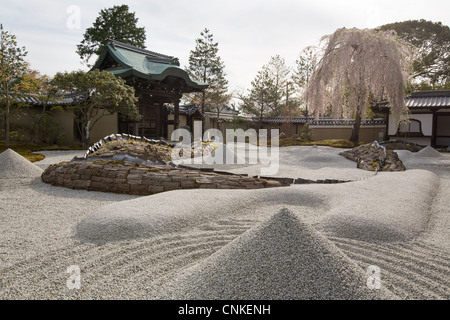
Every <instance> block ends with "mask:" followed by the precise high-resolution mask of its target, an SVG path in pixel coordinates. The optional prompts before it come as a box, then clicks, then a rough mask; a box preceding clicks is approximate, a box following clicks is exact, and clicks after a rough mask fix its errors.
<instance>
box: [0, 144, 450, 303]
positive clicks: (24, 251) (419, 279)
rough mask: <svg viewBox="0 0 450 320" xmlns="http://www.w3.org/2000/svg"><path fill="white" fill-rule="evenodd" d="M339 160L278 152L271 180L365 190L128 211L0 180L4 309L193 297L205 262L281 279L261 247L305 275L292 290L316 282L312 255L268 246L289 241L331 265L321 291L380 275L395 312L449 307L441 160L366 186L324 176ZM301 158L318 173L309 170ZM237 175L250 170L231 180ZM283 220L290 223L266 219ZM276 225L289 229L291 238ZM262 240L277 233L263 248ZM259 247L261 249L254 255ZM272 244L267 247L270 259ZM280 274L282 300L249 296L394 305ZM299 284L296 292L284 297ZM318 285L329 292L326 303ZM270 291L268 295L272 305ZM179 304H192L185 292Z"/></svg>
mask: <svg viewBox="0 0 450 320" xmlns="http://www.w3.org/2000/svg"><path fill="white" fill-rule="evenodd" d="M340 151H342V150H341V149H339V150H333V149H331V148H312V147H311V148H306V149H305V148H302V147H298V148H295V147H289V148H287V149H284V148H281V152H280V169H281V170H287V171H288V172H290V168H291V167H292V168H297V169H294V170H297V171H294V172H293V174H295V175H297V174H301V173H305V174H307V176H301V175H300V176H297V177H302V178H316V179H317V178H318V177H321V176H322V175H323V174H326V173H331V172H335V176H334V177H330V176H328V177H326V178H335V177H338V176H339V177H341V176H342V175H343V176H345V175H346V173H344V172H343V171H342V170H347V173H351V174H352V175H353V177H354V178H365V179H364V180H361V181H357V182H351V183H344V184H336V185H296V186H291V187H285V188H276V189H275V188H274V189H271V190H244V191H241V190H185V191H183V190H182V191H171V192H166V193H160V194H156V195H153V196H148V197H137V196H129V195H119V194H109V193H101V192H88V191H81V190H70V189H66V188H61V187H55V186H50V185H47V184H44V183H43V182H42V181H40V179H39V178H36V177H28V178H20V179H4V178H0V203H1V206H0V279H1V283H0V299H22V298H27V299H147V298H149V299H157V298H160V297H161V296H162V295H161V290H162V289H163V288H180V289H183V288H189V286H191V285H193V284H194V283H196V282H195V281H197V280H199V279H208V281H212V282H210V284H211V283H214V281H216V280H217V279H218V277H220V276H223V275H224V274H223V273H216V274H214V273H211V270H214V269H211V264H210V262H211V261H221V262H223V263H224V265H223V267H222V269H220V268H219V267H220V266H217V268H219V269H218V270H222V271H223V272H225V271H227V272H228V271H229V272H232V271H233V268H232V267H233V265H235V263H234V262H232V261H235V262H236V263H237V266H238V267H239V268H238V269H236V270H235V271H236V272H237V270H242V272H248V271H249V268H247V267H248V266H256V265H258V264H259V267H260V270H259V271H258V272H256V273H254V274H253V275H254V276H255V277H258V276H260V277H261V276H262V275H265V274H271V271H270V270H271V267H276V268H283V266H282V265H280V263H278V262H277V261H274V260H276V259H271V258H270V257H268V258H267V259H264V255H263V254H262V253H261V252H263V251H261V250H262V248H264V246H263V244H265V245H268V247H267V246H266V248H268V250H269V251H270V253H271V254H273V255H274V257H272V258H276V257H277V254H278V255H279V257H283V259H287V260H286V261H288V259H289V257H292V259H293V261H298V262H299V263H300V264H299V266H300V269H299V270H303V271H304V273H300V274H302V275H305V278H302V277H300V278H299V279H304V281H307V280H306V279H307V278H306V275H307V274H309V273H308V272H311V271H312V270H313V269H308V268H309V267H310V265H309V264H301V263H302V262H301V252H307V257H308V259H309V260H307V261H316V260H317V259H318V257H320V255H319V256H316V255H314V250H309V249H308V248H305V247H302V246H301V245H300V246H299V248H303V249H302V250H298V251H297V250H296V245H293V242H292V241H291V240H292V239H291V240H290V239H289V237H285V236H283V232H281V234H280V235H279V237H278V238H277V237H276V234H277V233H280V232H279V231H280V229H283V228H284V229H283V230H284V231H285V233H286V235H289V234H292V235H293V236H296V237H299V239H300V238H301V239H304V240H305V239H308V241H310V242H309V243H311V244H313V243H315V244H314V248H316V249H317V250H318V253H320V252H322V253H323V252H332V253H330V255H328V254H327V255H325V256H324V258H326V259H325V260H324V261H328V262H327V263H329V264H330V265H328V264H327V263H324V265H321V264H320V263H319V266H320V268H321V269H320V270H321V271H320V272H324V273H323V275H324V277H325V278H326V275H327V274H328V271H329V272H331V274H333V275H335V276H337V277H338V278H341V279H344V280H343V281H347V280H348V281H350V282H349V283H352V281H355V280H356V279H358V277H360V276H361V273H360V272H361V270H366V268H367V267H368V266H369V265H377V266H379V267H380V268H381V272H382V284H383V288H385V289H386V290H388V291H390V292H392V294H393V295H395V296H396V297H398V298H400V299H450V286H449V283H450V278H449V277H450V276H449V275H450V259H449V256H450V255H449V252H450V251H449V246H450V241H449V234H450V232H449V226H450V221H449V218H448V217H449V216H450V215H449V211H448V208H449V206H448V197H449V190H450V189H449V188H448V187H449V181H450V174H449V172H450V156H449V155H445V154H442V156H441V157H435V158H430V157H420V156H417V154H407V153H405V154H404V155H402V156H404V158H402V160H403V159H405V160H406V165H407V169H408V170H407V171H405V172H398V173H379V174H378V175H377V176H375V177H373V176H372V175H371V176H366V174H367V173H366V172H362V170H358V169H356V168H354V167H353V168H352V167H350V164H347V162H341V160H337V159H336V161H334V160H333V161H328V162H327V159H328V160H330V159H331V160H332V158H335V157H334V156H333V155H332V156H330V154H335V153H337V152H340ZM318 152H320V153H321V154H318ZM76 153H79V152H78V151H75V152H73V153H70V152H67V153H66V155H63V154H62V153H60V152H55V153H54V154H55V158H52V152H49V153H47V154H46V157H47V158H46V159H45V162H42V163H41V164H40V165H41V166H42V168H44V167H45V166H46V165H48V164H49V163H52V162H59V161H62V159H64V160H70V159H71V158H72V157H73V155H74V154H76ZM296 154H297V155H298V157H296ZM308 155H309V156H312V158H315V160H316V161H317V163H321V164H320V165H318V164H317V163H316V164H314V165H313V164H308V163H306V164H305V163H304V159H305V158H306V159H308ZM402 156H401V157H402ZM406 158H408V159H406ZM309 159H311V157H310V158H309ZM344 160H345V161H348V160H346V159H344ZM319 161H320V162H319ZM408 163H409V167H408ZM430 163H431V164H430ZM36 165H39V163H36ZM347 165H348V167H346V166H347ZM308 166H309V167H310V168H308ZM313 166H314V168H312V167H313ZM318 167H320V168H318ZM246 168H247V169H248V168H250V167H244V166H241V168H240V169H239V170H241V169H242V170H244V169H246ZM283 208H286V209H288V210H290V211H291V212H292V214H287V215H278V216H275V217H274V214H275V213H277V212H279V211H280V210H281V209H283ZM341 217H344V218H343V219H341V220H340V218H341ZM297 220H298V221H300V222H298V221H297ZM265 221H266V222H267V221H272V222H270V223H268V224H267V223H266V222H265ZM283 221H284V222H286V221H289V225H290V226H292V228H289V227H287V225H286V223H284V224H283ZM333 221H334V222H336V225H339V223H340V224H341V227H342V228H338V227H336V226H335V224H334V223H333ZM312 226H313V227H314V229H312ZM246 230H253V231H249V234H250V235H254V236H244V235H245V231H246ZM255 230H259V231H255ZM261 230H262V231H264V230H271V231H270V232H272V231H273V233H270V234H267V236H268V238H264V237H263V235H264V232H261ZM277 230H278V231H277ZM241 235H242V237H240V236H241ZM302 237H303V238H302ZM324 237H325V238H326V239H325V238H324ZM257 239H262V240H264V239H266V240H265V242H264V243H259V246H258V241H257ZM268 239H273V241H274V246H273V248H270V245H269V244H270V242H272V240H268ZM233 240H235V241H236V242H235V243H238V244H241V245H238V246H237V247H235V248H237V250H234V249H233V250H231V249H225V248H233V247H229V246H227V245H228V244H230V246H231V243H233ZM295 243H297V242H295ZM306 243H308V242H306ZM283 244H286V245H287V247H286V249H285V251H282V252H277V250H275V248H281V247H283ZM334 245H336V247H338V248H339V250H340V251H341V253H342V255H345V256H342V255H341V253H339V254H338V255H339V259H336V255H335V253H336V252H340V251H337V249H336V248H335V247H334ZM253 247H254V248H255V251H253V250H252V248H253ZM241 249H246V250H247V251H245V250H241ZM305 250H306V251H305ZM326 250H328V251H326ZM247 253H248V254H247ZM239 255H240V256H239ZM238 257H242V259H239V258H238ZM233 259H234V260H233ZM254 259H257V261H254ZM296 259H297V260H296ZM208 261H209V262H208ZM336 261H339V262H336ZM349 261H350V262H352V261H354V262H355V263H356V264H357V265H358V266H359V268H361V270H359V271H358V272H357V273H358V274H359V276H353V275H354V274H355V273H354V272H353V271H350V273H349V274H347V273H345V272H346V271H345V270H341V271H342V272H341V271H338V272H337V274H336V273H333V272H336V270H335V269H333V268H331V267H332V266H348V264H347V263H349ZM257 262H258V263H257ZM316 262H317V261H316ZM351 264H352V263H351ZM70 265H78V266H79V267H80V268H81V275H82V282H81V289H79V290H70V289H68V287H67V286H66V282H67V279H68V274H67V267H69V266H70ZM296 265H297V264H296ZM199 266H205V267H208V268H210V269H208V268H207V269H205V272H206V271H207V270H209V271H208V272H209V273H208V274H206V273H202V272H201V271H202V270H201V268H200V267H199ZM246 266H247V267H246ZM311 267H312V265H311ZM276 268H275V270H276ZM286 268H287V266H286ZM353 268H354V265H353V264H352V267H351V270H355V269H353ZM192 270H194V271H195V272H191V271H192ZM278 270H281V269H278ZM308 270H309V271H308ZM314 270H315V269H314ZM326 270H328V271H326ZM197 271H198V272H197ZM297 271H298V270H297ZM303 271H302V272H303ZM286 272H287V273H286V274H284V275H283V274H282V273H280V274H278V275H277V276H279V277H280V281H281V282H280V284H283V285H284V286H285V287H286V290H283V289H282V288H281V287H277V286H276V281H275V282H270V283H269V284H267V287H265V284H264V281H263V279H262V278H259V279H258V278H256V279H249V280H248V281H250V283H251V284H252V286H253V287H252V288H253V289H255V290H256V291H258V292H259V293H253V294H254V295H253V296H257V295H258V294H259V295H260V296H261V297H263V296H267V297H269V298H274V299H275V298H282V297H318V298H330V299H333V298H339V297H345V298H364V299H366V298H373V295H376V296H377V297H379V298H383V299H384V298H391V297H392V296H391V295H390V294H389V293H387V292H385V291H383V292H375V293H373V295H372V294H371V293H367V292H366V293H367V295H366V294H365V293H361V295H359V294H356V295H352V294H351V293H349V291H347V290H346V289H345V288H342V287H341V286H340V285H338V284H336V282H333V281H334V280H333V279H334V278H333V279H328V278H327V279H328V280H326V281H324V280H323V279H322V278H321V279H315V280H312V281H311V282H300V281H299V279H297V278H296V276H295V274H293V273H289V271H288V269H286ZM355 272H356V271H355ZM188 274H189V275H190V276H189V277H187V276H186V277H184V276H183V275H188ZM225 274H226V273H225ZM352 274H353V275H352ZM272 275H273V274H272ZM274 276H275V275H274ZM328 276H329V274H328ZM233 277H234V279H238V278H241V277H242V275H239V274H233ZM363 277H364V275H363ZM188 278H189V279H191V280H188ZM175 279H179V281H178V280H175ZM195 279H197V280H195ZM222 279H223V277H222ZM273 279H276V278H273ZM273 279H272V280H273ZM345 279H347V280H345ZM193 280H195V281H193ZM253 280H255V281H253ZM174 281H175V282H174ZM189 281H190V282H189ZM283 281H284V282H283ZM290 281H293V282H292V284H290V283H291V282H290ZM295 281H298V283H297V284H298V286H299V287H300V288H299V287H298V286H294V285H293V284H294V283H296V282H295ZM227 283H229V282H227V281H225V282H224V284H227ZM327 283H328V284H329V290H328V291H327V290H325V289H324V286H325V287H326V286H327ZM317 286H318V287H317ZM269 288H272V289H274V290H273V291H272V292H273V296H272V297H270V293H269V290H268V289H269ZM301 288H304V289H305V290H302V289H301ZM205 290H206V292H210V293H211V296H210V297H211V298H214V297H225V296H229V294H231V295H233V296H236V297H237V296H239V294H240V295H241V296H242V297H252V295H251V293H250V292H249V291H248V290H246V289H245V287H244V286H242V284H240V283H235V284H234V287H233V288H229V287H226V288H224V290H225V291H224V292H226V293H229V294H227V295H221V293H218V292H216V290H215V289H214V288H212V287H209V286H207V287H205ZM306 290H308V291H306ZM383 290H384V289H383ZM363 291H367V290H366V289H364V290H363ZM171 292H172V293H173V292H174V291H171ZM351 292H354V291H351ZM179 293H180V295H181V294H187V293H186V291H183V290H181V291H180V292H179ZM197 293H198V292H197ZM167 294H169V291H167Z"/></svg>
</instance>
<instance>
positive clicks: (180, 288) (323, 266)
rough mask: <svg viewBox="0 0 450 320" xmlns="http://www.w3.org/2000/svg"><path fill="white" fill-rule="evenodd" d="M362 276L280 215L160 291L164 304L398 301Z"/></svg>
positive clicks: (290, 217)
mask: <svg viewBox="0 0 450 320" xmlns="http://www.w3.org/2000/svg"><path fill="white" fill-rule="evenodd" d="M367 278H368V276H366V274H365V272H364V270H362V269H361V268H360V267H358V266H357V265H356V263H354V262H353V261H352V260H351V259H350V258H348V257H347V256H346V255H345V254H344V253H342V252H341V251H340V250H339V249H338V248H337V247H336V246H335V245H333V244H332V243H331V242H330V241H328V240H327V239H326V238H325V237H324V236H322V235H321V234H320V233H319V232H318V231H316V230H315V229H314V228H313V227H312V226H310V225H308V224H305V223H303V222H301V221H300V220H298V218H297V217H296V216H295V215H294V214H293V213H292V212H290V211H289V210H287V209H282V210H280V211H279V212H278V213H277V214H275V215H273V216H272V217H271V218H270V219H269V220H267V221H265V222H263V223H262V224H260V225H258V226H257V227H255V228H253V229H250V230H249V231H247V232H245V233H244V234H242V235H241V236H240V237H238V238H237V239H235V240H234V241H232V242H231V243H229V244H228V245H226V246H225V247H223V248H222V249H220V250H219V251H217V252H216V253H214V254H213V255H211V256H210V257H208V258H207V259H205V260H203V261H201V262H200V263H198V264H196V265H194V266H192V267H190V268H188V269H186V270H185V271H184V272H183V273H182V274H180V275H179V276H178V277H175V278H174V280H172V281H170V282H168V283H166V284H165V285H163V287H162V290H161V292H162V293H161V294H160V296H161V298H163V299H195V300H196V299H226V300H229V299H240V300H241V299H242V300H253V299H258V300H263V299H283V300H289V299H320V300H325V299H327V300H329V299H338V300H343V299H352V300H356V299H396V297H395V296H394V295H393V294H392V293H390V292H389V291H388V290H387V289H385V288H384V287H383V286H381V288H380V289H372V290H371V289H369V288H368V286H367V285H366V282H367Z"/></svg>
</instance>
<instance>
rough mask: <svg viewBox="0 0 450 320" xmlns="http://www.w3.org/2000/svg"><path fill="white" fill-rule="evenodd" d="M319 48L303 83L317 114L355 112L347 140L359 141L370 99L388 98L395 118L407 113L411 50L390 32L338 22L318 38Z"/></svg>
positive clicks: (351, 116) (350, 113) (351, 113)
mask: <svg viewBox="0 0 450 320" xmlns="http://www.w3.org/2000/svg"><path fill="white" fill-rule="evenodd" d="M323 40H324V41H325V45H324V52H323V56H322V58H321V60H320V61H319V62H318V64H317V66H316V69H315V70H314V73H313V75H312V78H311V80H310V82H309V85H308V88H307V94H306V97H307V100H308V101H307V103H308V105H309V106H310V107H311V110H312V112H313V113H315V115H316V117H318V116H320V115H323V114H326V113H327V112H329V110H330V107H331V111H332V114H333V116H335V117H345V118H355V125H354V127H353V132H352V136H351V137H350V141H352V142H358V140H359V129H360V126H361V119H362V118H364V117H365V116H366V114H367V108H368V106H369V101H388V102H389V105H390V108H391V113H392V114H393V115H394V116H395V118H396V119H401V118H402V116H404V115H405V114H406V111H407V109H406V106H405V101H404V95H405V91H404V88H405V85H406V84H407V81H408V77H409V75H410V73H411V71H412V62H413V59H414V50H413V47H412V46H411V45H409V44H408V43H407V42H405V41H403V40H401V39H400V38H399V37H398V36H397V35H396V33H395V32H392V31H387V32H384V31H375V30H371V29H364V30H361V29H356V28H352V29H346V28H341V29H338V30H336V32H335V33H333V34H332V35H329V36H325V37H324V38H323Z"/></svg>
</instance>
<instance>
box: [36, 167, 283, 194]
mask: <svg viewBox="0 0 450 320" xmlns="http://www.w3.org/2000/svg"><path fill="white" fill-rule="evenodd" d="M42 181H44V182H45V183H49V184H52V185H57V186H62V187H67V188H72V189H82V190H90V191H102V192H115V193H126V194H135V195H151V194H155V193H159V192H164V191H170V190H178V189H195V188H200V189H201V188H204V189H259V188H270V187H282V186H288V185H289V184H288V183H286V182H283V181H279V180H270V179H262V178H255V177H248V176H246V175H233V174H220V173H216V172H203V171H200V170H188V169H185V168H174V167H171V166H167V165H143V164H134V163H129V162H122V161H106V160H103V161H92V162H91V161H84V162H61V163H59V164H53V165H50V166H49V167H48V168H47V169H46V170H45V171H44V172H43V174H42Z"/></svg>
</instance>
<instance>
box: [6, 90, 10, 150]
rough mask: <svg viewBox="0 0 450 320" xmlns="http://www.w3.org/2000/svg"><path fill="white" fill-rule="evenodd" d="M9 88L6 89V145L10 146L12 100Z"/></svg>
mask: <svg viewBox="0 0 450 320" xmlns="http://www.w3.org/2000/svg"><path fill="white" fill-rule="evenodd" d="M8 94H9V92H8V90H6V111H5V145H6V147H9V131H10V130H9V106H10V101H9V97H8Z"/></svg>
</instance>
